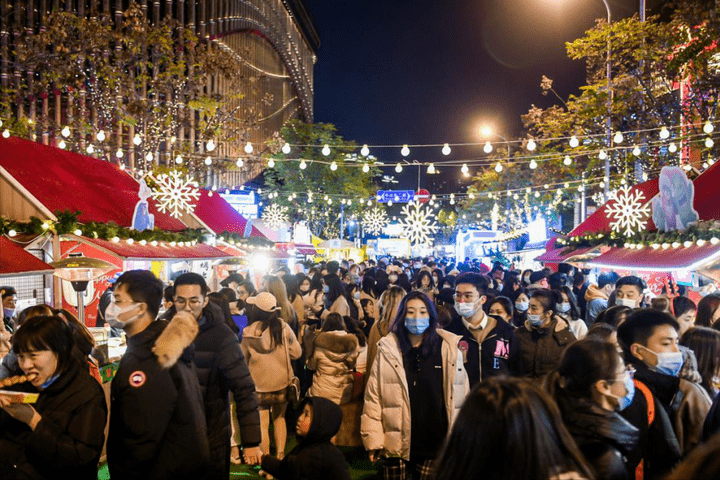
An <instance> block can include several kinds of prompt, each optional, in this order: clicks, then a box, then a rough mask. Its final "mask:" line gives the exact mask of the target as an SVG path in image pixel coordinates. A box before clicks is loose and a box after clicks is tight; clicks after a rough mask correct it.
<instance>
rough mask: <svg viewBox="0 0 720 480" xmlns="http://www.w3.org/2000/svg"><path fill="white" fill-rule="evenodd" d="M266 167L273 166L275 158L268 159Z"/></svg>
mask: <svg viewBox="0 0 720 480" xmlns="http://www.w3.org/2000/svg"><path fill="white" fill-rule="evenodd" d="M268 168H275V160H274V159H272V158H271V159H270V160H268Z"/></svg>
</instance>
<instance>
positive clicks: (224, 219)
mask: <svg viewBox="0 0 720 480" xmlns="http://www.w3.org/2000/svg"><path fill="white" fill-rule="evenodd" d="M195 215H197V216H198V217H199V218H200V220H202V221H203V223H204V224H205V225H207V226H208V228H210V230H212V231H213V232H215V233H216V234H218V235H219V234H221V233H222V232H230V233H239V234H240V235H242V236H243V237H260V238H266V237H265V235H263V234H262V233H260V230H258V229H257V228H255V226H254V225H252V224H251V225H250V231H249V232H246V229H247V226H248V225H247V223H248V221H247V220H246V219H245V217H243V216H242V215H240V214H239V213H238V211H237V210H235V209H234V208H233V207H232V206H231V205H230V204H229V203H228V202H227V201H225V199H224V198H222V197H221V196H220V195H218V194H216V193H213V192H208V191H207V190H205V189H201V190H200V199H199V200H198V201H197V204H196V205H195Z"/></svg>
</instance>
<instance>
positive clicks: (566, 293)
mask: <svg viewBox="0 0 720 480" xmlns="http://www.w3.org/2000/svg"><path fill="white" fill-rule="evenodd" d="M555 294H556V296H558V297H559V298H558V302H557V304H556V306H557V313H558V315H560V316H561V317H563V318H564V319H565V321H567V323H568V325H570V330H571V331H572V332H573V334H574V335H575V338H577V339H578V340H581V339H583V338H585V335H587V331H588V327H587V324H586V323H585V321H584V320H581V319H580V307H578V304H577V298H576V297H575V294H574V293H573V292H572V289H571V288H570V287H567V286H562V287H560V288H559V289H558V290H555Z"/></svg>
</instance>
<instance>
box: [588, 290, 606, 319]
mask: <svg viewBox="0 0 720 480" xmlns="http://www.w3.org/2000/svg"><path fill="white" fill-rule="evenodd" d="M585 301H587V307H586V311H585V323H587V324H588V325H592V324H593V323H594V322H595V319H596V318H597V316H598V314H599V313H600V312H602V311H603V310H605V309H606V308H607V306H608V296H607V295H605V292H603V291H602V290H600V288H599V287H598V286H597V285H588V288H587V290H586V291H585Z"/></svg>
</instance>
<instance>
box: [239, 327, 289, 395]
mask: <svg viewBox="0 0 720 480" xmlns="http://www.w3.org/2000/svg"><path fill="white" fill-rule="evenodd" d="M281 323H282V328H283V344H282V345H275V344H274V342H273V339H272V334H271V333H270V329H269V328H266V329H265V330H263V329H262V323H261V322H253V323H251V324H250V325H248V326H247V327H245V330H244V331H243V341H242V344H241V345H240V347H241V348H242V352H243V355H245V358H247V362H248V368H249V369H250V373H251V374H252V378H253V380H255V388H256V389H257V391H258V392H263V393H265V392H277V391H278V390H282V389H283V388H286V387H287V386H288V385H290V379H291V378H292V375H293V373H292V367H291V366H290V360H295V359H298V358H300V356H301V355H302V347H300V343H299V342H298V341H297V338H296V337H295V334H294V333H293V331H292V329H291V328H290V325H288V324H287V323H285V322H281ZM286 345H287V350H286V349H285V346H286ZM288 353H289V354H290V358H289V359H288Z"/></svg>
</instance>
